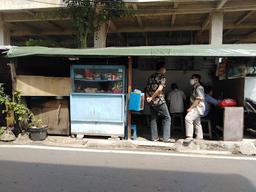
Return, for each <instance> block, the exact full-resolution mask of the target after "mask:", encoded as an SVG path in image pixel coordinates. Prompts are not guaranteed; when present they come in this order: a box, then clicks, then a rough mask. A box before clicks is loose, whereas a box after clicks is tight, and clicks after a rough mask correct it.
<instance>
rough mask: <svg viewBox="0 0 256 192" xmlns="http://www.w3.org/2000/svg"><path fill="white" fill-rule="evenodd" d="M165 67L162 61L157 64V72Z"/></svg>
mask: <svg viewBox="0 0 256 192" xmlns="http://www.w3.org/2000/svg"><path fill="white" fill-rule="evenodd" d="M163 67H165V64H164V62H162V61H159V62H157V64H156V70H158V71H159V70H160V69H161V68H163Z"/></svg>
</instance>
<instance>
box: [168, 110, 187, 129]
mask: <svg viewBox="0 0 256 192" xmlns="http://www.w3.org/2000/svg"><path fill="white" fill-rule="evenodd" d="M171 118H172V120H171V122H172V126H171V129H172V130H175V129H178V130H183V131H185V127H184V116H183V113H171ZM175 119H179V121H180V126H175V123H174V122H175Z"/></svg>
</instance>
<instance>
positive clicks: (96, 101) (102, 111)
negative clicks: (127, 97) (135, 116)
mask: <svg viewBox="0 0 256 192" xmlns="http://www.w3.org/2000/svg"><path fill="white" fill-rule="evenodd" d="M70 102H71V103H70V105H71V121H77V122H120V123H121V122H124V95H117V94H113V95H112V94H109V95H108V94H72V95H71V98H70Z"/></svg>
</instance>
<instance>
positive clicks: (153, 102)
mask: <svg viewBox="0 0 256 192" xmlns="http://www.w3.org/2000/svg"><path fill="white" fill-rule="evenodd" d="M165 73H166V68H165V66H164V64H163V63H158V65H157V72H156V73H154V74H153V75H151V76H150V77H149V78H148V82H147V86H146V89H145V93H146V99H147V102H148V103H149V106H150V111H151V134H152V140H153V141H158V140H159V137H158V129H157V116H161V117H162V125H163V141H164V142H175V140H173V139H171V138H170V134H171V133H170V126H171V117H170V114H169V111H168V107H167V105H166V101H165V99H164V93H163V91H164V88H165V87H166V78H165V76H164V74H165Z"/></svg>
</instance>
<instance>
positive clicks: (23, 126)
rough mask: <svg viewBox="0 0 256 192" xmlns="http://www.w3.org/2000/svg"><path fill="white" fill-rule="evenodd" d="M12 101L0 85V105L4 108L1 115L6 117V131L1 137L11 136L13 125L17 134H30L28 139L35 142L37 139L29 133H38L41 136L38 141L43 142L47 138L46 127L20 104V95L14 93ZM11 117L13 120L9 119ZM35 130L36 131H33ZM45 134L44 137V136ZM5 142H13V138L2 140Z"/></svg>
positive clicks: (17, 92)
mask: <svg viewBox="0 0 256 192" xmlns="http://www.w3.org/2000/svg"><path fill="white" fill-rule="evenodd" d="M13 100H14V101H12V99H11V98H10V97H9V96H8V95H6V94H5V92H4V88H3V86H2V85H1V84H0V105H3V106H4V109H3V110H2V113H3V114H4V115H5V116H6V122H7V123H6V124H7V126H6V129H5V131H4V134H2V136H1V138H2V137H3V135H4V136H5V135H13V133H12V130H15V129H13V128H14V125H16V127H18V128H19V129H18V131H17V132H18V133H26V132H28V131H29V132H30V138H31V139H32V140H36V138H37V137H35V136H34V134H33V135H32V136H31V133H32V132H33V133H38V134H40V135H41V136H40V137H38V139H39V140H44V139H45V138H46V136H47V129H46V126H44V125H43V123H42V121H41V120H40V119H36V118H35V116H34V114H33V113H32V112H31V111H30V110H29V109H28V108H27V106H26V105H25V104H24V103H23V102H22V99H21V93H20V92H19V91H15V93H14V99H13ZM11 117H13V118H11ZM35 128H36V129H37V130H35ZM31 131H32V132H31ZM45 134H46V136H45ZM1 138H0V139H1ZM3 140H5V141H12V140H15V136H14V137H13V136H12V137H11V138H10V139H5V137H4V139H3Z"/></svg>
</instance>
